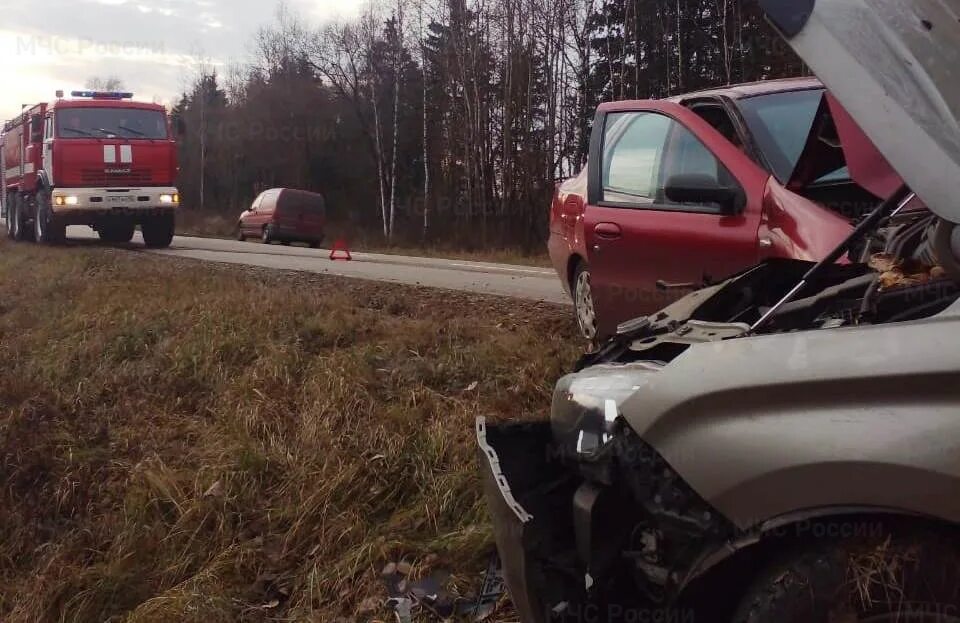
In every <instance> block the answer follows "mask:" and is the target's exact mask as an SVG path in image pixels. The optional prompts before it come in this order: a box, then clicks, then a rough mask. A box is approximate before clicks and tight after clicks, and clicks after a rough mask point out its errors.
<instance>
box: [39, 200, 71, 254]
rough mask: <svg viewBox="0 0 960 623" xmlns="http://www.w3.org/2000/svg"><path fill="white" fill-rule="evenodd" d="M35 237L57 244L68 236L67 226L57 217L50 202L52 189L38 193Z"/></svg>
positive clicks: (43, 241) (42, 241)
mask: <svg viewBox="0 0 960 623" xmlns="http://www.w3.org/2000/svg"><path fill="white" fill-rule="evenodd" d="M33 227H34V239H36V241H37V242H41V243H43V244H57V243H60V242H63V241H64V240H65V239H66V237H67V227H66V225H64V224H63V222H62V221H60V220H59V219H57V217H56V215H55V214H54V213H53V208H52V207H51V203H50V191H49V190H47V189H43V190H41V191H40V192H38V193H37V214H36V216H35V217H34V219H33Z"/></svg>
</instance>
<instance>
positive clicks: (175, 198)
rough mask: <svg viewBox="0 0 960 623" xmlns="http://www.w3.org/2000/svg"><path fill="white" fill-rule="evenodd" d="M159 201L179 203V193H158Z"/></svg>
mask: <svg viewBox="0 0 960 623" xmlns="http://www.w3.org/2000/svg"><path fill="white" fill-rule="evenodd" d="M160 203H180V195H179V194H178V193H174V194H172V195H160Z"/></svg>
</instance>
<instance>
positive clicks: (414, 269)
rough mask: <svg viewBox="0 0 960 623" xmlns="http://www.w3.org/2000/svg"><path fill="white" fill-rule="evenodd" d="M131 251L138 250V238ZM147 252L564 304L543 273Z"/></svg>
mask: <svg viewBox="0 0 960 623" xmlns="http://www.w3.org/2000/svg"><path fill="white" fill-rule="evenodd" d="M67 237H68V239H70V240H74V241H78V242H79V241H96V240H97V235H96V233H95V232H94V231H93V230H92V229H90V228H89V227H84V226H75V227H69V228H68V229H67ZM132 247H133V248H135V249H136V248H139V249H141V250H142V249H143V247H142V241H141V238H140V233H139V232H137V234H136V237H135V238H134V241H133V244H132ZM148 252H149V253H156V254H158V255H173V256H176V257H186V258H191V259H195V260H202V261H206V262H220V263H224V264H237V265H245V266H261V267H264V268H276V269H281V270H298V271H306V272H312V273H321V274H328V275H338V276H341V277H351V278H355V279H368V280H373V281H386V282H391V283H403V284H407V285H419V286H430V287H434V288H446V289H449V290H461V291H466V292H477V293H480V294H492V295H497V296H506V297H513V298H519V299H525V300H530V301H545V302H549V303H559V304H570V299H569V297H568V296H567V295H566V294H565V293H564V292H563V289H562V287H561V285H560V281H559V279H558V278H557V275H556V273H554V271H553V270H552V269H549V268H537V267H533V266H514V265H510V264H492V263H486V262H467V261H461V260H447V259H436V258H426V257H411V256H402V255H382V254H375V253H353V261H350V262H346V261H331V260H330V259H329V255H330V251H329V250H324V249H308V248H306V247H299V246H282V245H279V244H273V245H264V244H261V243H260V242H252V241H251V242H239V241H235V240H219V239H215V238H193V237H188V236H177V237H175V238H174V240H173V245H171V247H170V248H169V249H163V250H150V251H148Z"/></svg>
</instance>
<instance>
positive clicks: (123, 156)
mask: <svg viewBox="0 0 960 623" xmlns="http://www.w3.org/2000/svg"><path fill="white" fill-rule="evenodd" d="M120 164H133V146H132V145H121V146H120Z"/></svg>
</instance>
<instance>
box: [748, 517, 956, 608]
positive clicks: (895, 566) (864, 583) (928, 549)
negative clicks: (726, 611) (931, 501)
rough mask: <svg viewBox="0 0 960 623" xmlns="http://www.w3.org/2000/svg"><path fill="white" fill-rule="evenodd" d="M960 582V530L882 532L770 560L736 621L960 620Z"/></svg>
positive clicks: (867, 524)
mask: <svg viewBox="0 0 960 623" xmlns="http://www.w3.org/2000/svg"><path fill="white" fill-rule="evenodd" d="M844 525H846V524H844ZM849 525H851V526H861V525H862V526H864V527H867V528H876V526H877V524H876V523H875V522H874V523H872V524H871V523H870V522H863V523H859V522H858V523H856V524H853V523H851V524H849ZM873 532H879V531H878V530H875V529H874V530H873ZM958 587H960V542H958V540H957V538H956V537H955V536H953V535H948V534H945V533H938V532H913V533H904V534H899V535H898V534H893V533H883V534H882V535H880V536H875V537H870V538H857V539H849V540H844V541H839V542H838V541H833V542H828V543H822V544H820V545H819V546H818V547H816V548H813V549H809V550H807V551H804V552H801V553H796V554H794V555H792V556H789V557H788V558H787V559H786V560H784V561H781V562H780V563H779V564H775V565H773V566H771V567H770V568H768V569H767V570H766V571H765V572H764V573H763V574H762V575H761V576H760V577H759V579H758V580H756V582H755V583H754V584H753V586H751V587H750V588H749V589H748V591H747V593H746V595H745V597H744V599H743V600H742V601H741V603H740V607H739V609H738V611H737V614H736V615H735V616H734V618H733V623H834V622H837V621H843V622H846V621H850V622H852V623H856V622H859V623H900V622H909V623H948V622H949V623H958V622H960V588H958Z"/></svg>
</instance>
